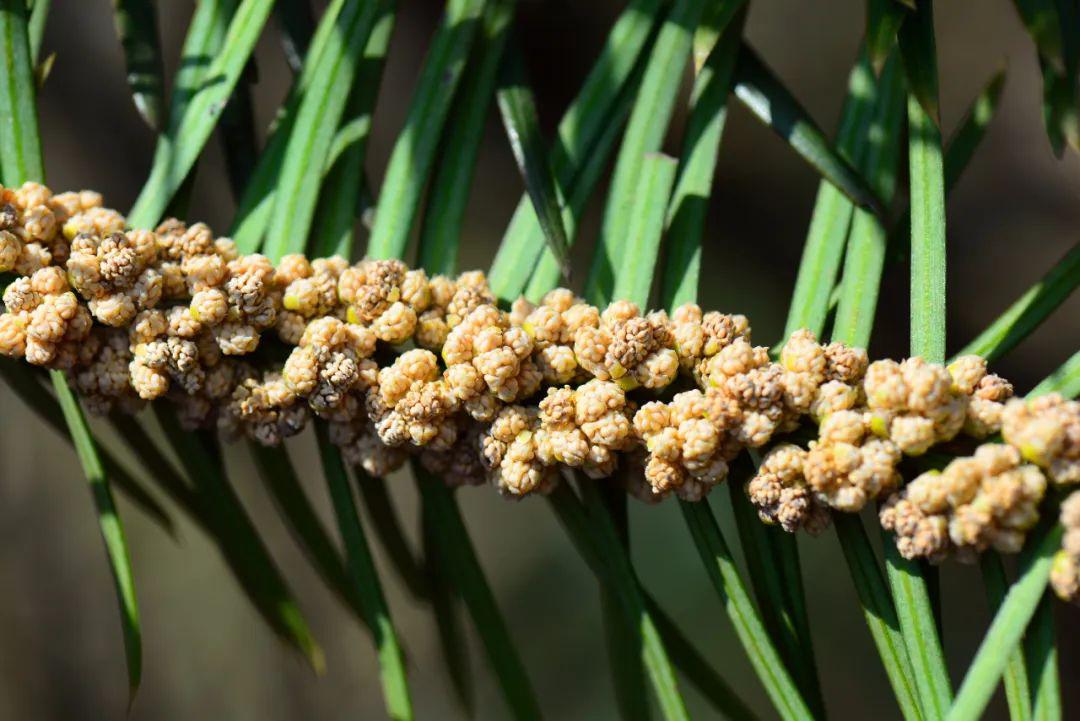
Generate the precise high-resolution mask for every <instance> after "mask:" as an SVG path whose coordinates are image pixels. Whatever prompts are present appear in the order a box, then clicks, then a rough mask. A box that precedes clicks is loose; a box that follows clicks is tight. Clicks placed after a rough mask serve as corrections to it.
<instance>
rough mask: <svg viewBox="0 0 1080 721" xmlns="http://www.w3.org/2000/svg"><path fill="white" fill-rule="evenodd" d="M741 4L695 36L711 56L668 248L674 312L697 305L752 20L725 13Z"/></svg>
mask: <svg viewBox="0 0 1080 721" xmlns="http://www.w3.org/2000/svg"><path fill="white" fill-rule="evenodd" d="M741 5H743V3H742V2H741V1H740V0H734V1H729V2H721V3H716V5H715V9H716V12H712V13H706V16H705V18H704V19H703V21H702V23H701V25H700V26H699V27H698V31H697V33H696V34H695V37H694V55H695V57H697V56H699V55H704V56H705V57H704V58H703V59H702V64H701V65H700V67H699V69H698V72H697V76H696V77H695V79H694V89H693V92H692V93H691V97H690V118H689V119H688V120H687V123H686V135H685V137H684V138H683V149H682V157H680V158H679V171H678V176H677V179H676V181H675V189H674V190H673V191H672V194H671V203H670V204H669V205H668V215H667V237H668V248H667V252H666V254H665V255H666V260H665V264H664V276H663V283H662V286H661V298H662V300H663V305H664V306H665V307H667V308H669V309H671V308H675V307H677V306H679V305H682V304H683V303H688V302H691V301H692V300H694V298H696V296H697V288H698V282H699V279H700V275H701V238H702V236H703V235H704V233H705V216H706V213H707V211H708V205H709V196H710V195H711V194H712V185H713V175H714V174H715V172H716V158H717V155H718V154H719V151H720V138H721V136H722V135H723V133H724V122H725V120H726V119H727V98H728V94H729V93H730V92H731V77H732V73H733V72H734V69H735V58H736V56H737V53H738V49H739V44H740V43H741V42H742V28H743V22H744V20H745V17H746V15H745V13H742V14H739V15H737V19H736V20H734V21H732V19H731V18H730V17H728V16H727V14H726V13H723V14H722V13H721V11H722V10H727V9H728V8H730V7H731V6H741ZM736 12H738V11H737V10H736ZM721 24H722V26H721Z"/></svg>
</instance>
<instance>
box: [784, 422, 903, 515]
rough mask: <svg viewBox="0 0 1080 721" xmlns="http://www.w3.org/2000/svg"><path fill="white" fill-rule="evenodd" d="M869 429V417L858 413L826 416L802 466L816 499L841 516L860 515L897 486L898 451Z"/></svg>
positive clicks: (891, 443)
mask: <svg viewBox="0 0 1080 721" xmlns="http://www.w3.org/2000/svg"><path fill="white" fill-rule="evenodd" d="M871 424H872V419H871V417H870V415H869V414H868V413H864V412H860V411H837V412H836V413H833V414H831V415H829V416H827V417H826V418H825V419H824V420H823V421H822V423H821V427H820V428H819V435H818V440H816V441H811V442H810V450H809V451H808V452H807V454H806V458H805V459H804V460H803V474H804V475H805V477H806V480H807V482H808V483H809V484H810V487H811V488H812V489H813V490H814V493H815V494H816V495H817V497H818V499H819V500H821V501H823V502H824V503H827V504H828V505H829V506H831V507H833V508H835V509H837V510H839V511H846V512H857V511H860V510H862V508H863V507H864V506H866V504H867V503H870V502H871V501H874V500H876V499H878V498H882V497H884V496H885V495H886V494H888V493H890V492H892V491H893V490H894V489H895V488H896V487H897V485H898V484H899V481H900V477H899V474H898V473H897V472H896V465H897V464H898V463H899V462H900V450H899V448H897V447H896V444H894V443H893V442H892V441H888V440H883V439H880V438H874V437H873V435H872V434H871V432H870V429H871Z"/></svg>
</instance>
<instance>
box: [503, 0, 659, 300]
mask: <svg viewBox="0 0 1080 721" xmlns="http://www.w3.org/2000/svg"><path fill="white" fill-rule="evenodd" d="M661 5H662V3H661V2H660V0H631V2H630V3H629V4H628V5H627V8H626V10H625V11H623V13H622V14H621V15H620V16H619V18H618V19H617V20H616V21H615V24H614V26H613V27H612V29H611V32H610V33H609V34H608V38H607V40H606V41H605V43H604V47H603V48H602V49H601V51H600V55H599V57H597V59H596V62H595V63H594V65H593V67H592V69H591V70H590V71H589V75H588V77H587V78H586V79H585V82H584V84H583V85H582V87H581V90H580V91H579V92H578V94H577V96H576V97H575V98H574V100H573V102H572V103H571V104H570V106H569V107H568V108H567V109H566V112H565V114H564V115H563V117H562V120H561V121H560V122H559V128H558V132H557V135H556V138H555V140H554V142H553V143H552V148H551V168H552V171H553V172H554V173H555V180H556V183H557V186H558V187H559V188H562V189H563V193H564V195H565V197H566V201H567V204H568V209H569V211H570V213H569V215H571V216H573V219H574V222H573V223H571V222H568V220H567V217H566V216H564V218H563V223H564V226H565V228H566V235H567V240H568V242H573V239H574V232H575V227H576V221H577V219H578V218H579V217H580V214H581V209H582V208H583V207H584V204H585V200H587V199H588V197H589V195H591V193H592V189H593V187H595V185H596V182H597V179H598V177H599V174H600V171H599V167H597V166H600V167H602V166H603V165H604V164H605V163H606V158H607V152H608V150H609V149H610V146H611V143H613V142H614V137H615V134H616V133H617V132H618V130H619V128H620V127H621V125H622V118H623V117H624V116H625V113H626V112H627V111H628V108H629V104H630V102H632V98H630V97H627V90H628V89H629V88H630V87H636V82H632V81H631V78H632V75H633V73H634V68H635V66H637V65H638V59H639V57H640V56H641V54H642V51H643V50H644V48H645V47H646V46H647V44H648V42H649V38H650V34H651V33H652V30H653V27H654V25H656V24H657V23H658V22H659V19H660V18H661V17H662V11H661ZM620 103H621V104H622V105H624V106H625V107H626V109H627V110H624V111H622V113H620V112H619V111H618V110H617V107H618V106H619V105H620ZM602 139H603V140H606V141H607V144H606V145H604V144H603V143H602V142H601V140H602ZM586 166H592V167H594V168H595V172H594V173H593V174H591V175H590V176H589V177H585V175H586V173H583V168H585V167H586ZM577 178H580V180H578V179H577ZM542 238H543V231H542V230H541V228H540V224H539V220H538V219H537V217H536V212H535V211H534V210H533V207H532V202H531V201H530V200H529V198H528V197H527V196H523V197H522V199H521V200H520V201H519V202H518V205H517V208H516V209H515V211H514V216H513V218H512V219H511V220H510V225H509V226H508V227H507V229H506V233H505V234H504V235H503V242H502V244H501V245H500V247H499V252H498V254H497V255H496V257H495V261H494V262H493V263H492V266H491V272H490V273H489V281H490V283H491V289H492V291H493V292H494V293H495V295H496V296H497V297H499V298H503V299H506V300H513V299H514V298H516V297H517V296H518V295H519V294H520V293H521V292H522V290H524V288H525V285H526V283H528V280H529V276H530V275H531V274H532V272H533V270H534V268H536V264H537V259H538V258H541V254H543V259H544V260H545V261H550V265H551V266H552V267H553V268H554V269H555V270H556V277H558V274H557V269H558V265H557V262H556V260H555V257H554V256H551V255H549V254H547V253H545V250H546V248H545V246H544V243H543V242H542ZM538 275H539V270H538ZM556 282H557V281H556Z"/></svg>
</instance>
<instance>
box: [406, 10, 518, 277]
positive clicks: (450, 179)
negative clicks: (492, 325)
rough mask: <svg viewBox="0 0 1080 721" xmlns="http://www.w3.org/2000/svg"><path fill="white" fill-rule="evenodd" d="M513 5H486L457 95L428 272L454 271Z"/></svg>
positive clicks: (429, 227)
mask: <svg viewBox="0 0 1080 721" xmlns="http://www.w3.org/2000/svg"><path fill="white" fill-rule="evenodd" d="M514 9H515V3H514V2H513V1H512V0H491V1H490V2H489V3H488V5H487V7H485V8H484V15H483V19H482V22H481V25H480V35H479V37H478V38H477V40H476V45H475V47H474V48H473V53H472V58H471V60H470V61H469V65H468V67H467V70H466V73H465V78H464V80H463V81H462V85H461V89H460V90H459V91H458V94H457V97H456V98H455V99H454V106H453V110H452V111H451V115H450V119H449V120H448V121H447V129H446V137H445V138H444V139H443V141H442V152H441V153H440V156H439V160H438V163H437V167H436V171H435V176H434V179H433V180H432V183H431V189H430V191H429V193H430V195H429V197H428V201H427V207H426V208H425V210H424V222H423V227H422V230H421V232H420V265H421V266H423V267H424V268H425V269H426V270H427V271H428V272H429V273H444V274H448V273H452V272H453V271H454V268H455V267H456V265H457V257H458V247H459V246H460V244H461V229H462V224H463V220H464V218H465V206H466V205H467V203H468V200H469V193H470V191H471V190H472V184H473V183H472V180H473V173H474V172H475V170H476V161H477V157H478V156H479V152H480V141H481V140H482V139H483V135H484V125H485V123H484V121H485V119H486V118H487V114H488V111H489V110H490V108H491V99H492V98H493V97H494V95H495V84H496V78H497V77H498V71H499V65H500V63H501V62H502V59H503V54H504V50H503V49H504V47H505V46H506V37H507V33H508V32H509V29H510V23H511V20H512V19H513V15H514Z"/></svg>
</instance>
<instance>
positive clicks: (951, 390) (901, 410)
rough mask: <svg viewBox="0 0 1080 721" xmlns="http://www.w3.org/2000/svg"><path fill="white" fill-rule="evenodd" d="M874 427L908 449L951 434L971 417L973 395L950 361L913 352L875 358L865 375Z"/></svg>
mask: <svg viewBox="0 0 1080 721" xmlns="http://www.w3.org/2000/svg"><path fill="white" fill-rule="evenodd" d="M863 388H864V390H865V391H866V402H867V405H868V406H869V407H870V411H871V412H872V413H873V428H874V432H875V433H876V434H877V435H879V436H881V437H883V438H888V439H889V440H891V441H892V442H893V443H895V444H896V446H897V448H899V449H900V450H901V452H903V453H905V454H907V455H919V454H921V453H925V452H926V451H927V450H928V449H929V448H930V447H931V446H932V445H934V444H936V443H941V442H943V441H947V440H950V439H951V438H953V437H954V436H955V435H956V434H957V433H959V432H960V429H961V428H963V426H964V422H965V421H966V419H967V408H968V397H967V396H966V395H964V394H963V393H961V392H960V390H959V388H957V387H956V386H955V385H954V382H953V378H952V376H951V375H950V374H949V371H948V370H946V368H945V366H943V365H939V364H937V363H927V362H926V361H924V360H923V359H922V358H918V357H916V358H908V359H907V360H905V361H903V362H901V363H897V362H896V361H893V360H882V361H875V362H874V363H871V364H870V367H869V368H868V369H867V371H866V378H865V380H864V381H863Z"/></svg>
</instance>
